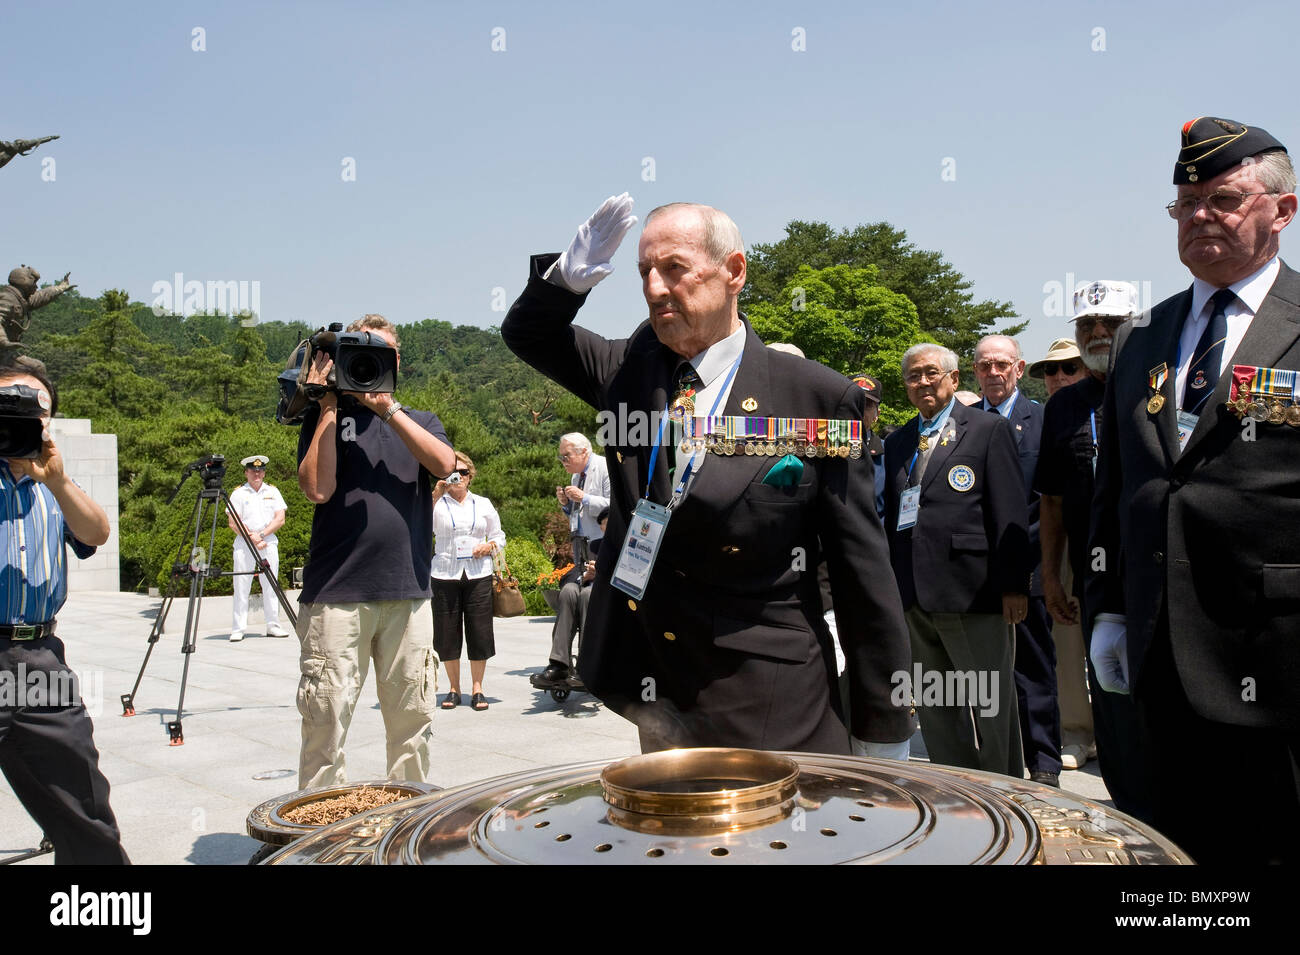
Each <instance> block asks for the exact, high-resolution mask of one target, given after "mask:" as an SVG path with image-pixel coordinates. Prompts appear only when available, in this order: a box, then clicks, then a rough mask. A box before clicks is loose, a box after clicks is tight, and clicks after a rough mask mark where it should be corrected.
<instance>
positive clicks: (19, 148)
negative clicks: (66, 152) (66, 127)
mask: <svg viewBox="0 0 1300 955" xmlns="http://www.w3.org/2000/svg"><path fill="white" fill-rule="evenodd" d="M58 138H59V137H58V136H42V137H41V138H40V139H15V140H13V141H12V142H7V141H5V140H3V139H0V168H2V167H4V166H7V165H8V164H9V160H11V159H13V158H14V157H15V156H26V155H27V154H28V153H29V152H31V151H32V150H33V149H35V148H36V147H37V146H41V145H43V144H45V143H48V142H50V141H51V140H53V139H58Z"/></svg>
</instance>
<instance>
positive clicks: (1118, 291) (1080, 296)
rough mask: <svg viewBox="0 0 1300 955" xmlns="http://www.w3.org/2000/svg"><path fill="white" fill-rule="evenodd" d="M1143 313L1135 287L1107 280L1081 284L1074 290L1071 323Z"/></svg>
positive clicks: (1126, 283)
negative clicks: (1102, 316)
mask: <svg viewBox="0 0 1300 955" xmlns="http://www.w3.org/2000/svg"><path fill="white" fill-rule="evenodd" d="M1141 311H1142V309H1141V308H1140V307H1139V306H1138V290H1137V286H1135V285H1132V284H1130V283H1128V282H1112V281H1108V280H1105V279H1103V280H1102V281H1100V282H1080V283H1079V287H1078V288H1076V289H1075V290H1074V317H1073V318H1071V319H1070V321H1072V322H1077V321H1078V320H1079V319H1081V318H1086V317H1088V316H1091V315H1116V316H1129V315H1137V314H1138V313H1140V312H1141Z"/></svg>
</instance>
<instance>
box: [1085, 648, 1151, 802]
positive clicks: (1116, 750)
mask: <svg viewBox="0 0 1300 955" xmlns="http://www.w3.org/2000/svg"><path fill="white" fill-rule="evenodd" d="M1088 687H1089V695H1090V696H1091V698H1092V732H1093V740H1094V742H1096V744H1097V766H1098V768H1100V769H1101V778H1102V781H1103V782H1105V784H1106V791H1107V792H1108V793H1110V798H1111V800H1112V801H1113V802H1114V803H1115V808H1116V809H1118V810H1119V811H1120V812H1126V813H1128V814H1129V815H1130V816H1133V817H1134V818H1136V819H1141V820H1142V821H1143V822H1147V823H1152V824H1154V822H1153V820H1152V818H1151V766H1150V756H1149V750H1150V744H1149V742H1148V740H1147V734H1146V731H1145V730H1144V729H1143V728H1142V725H1141V721H1140V720H1139V719H1138V709H1137V706H1136V705H1135V704H1134V702H1133V697H1131V696H1129V695H1128V694H1127V693H1107V692H1106V691H1105V690H1103V689H1102V688H1101V684H1099V683H1098V682H1097V671H1096V670H1095V669H1093V666H1092V659H1091V657H1089V659H1088Z"/></svg>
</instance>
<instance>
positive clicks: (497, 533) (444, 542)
mask: <svg viewBox="0 0 1300 955" xmlns="http://www.w3.org/2000/svg"><path fill="white" fill-rule="evenodd" d="M433 536H434V545H433V564H432V566H431V568H430V571H429V576H431V577H435V578H437V579H438V580H459V579H460V577H461V575H462V574H464V575H465V576H467V577H469V579H470V580H477V579H478V578H480V577H487V576H489V575H490V574H491V573H492V557H491V555H488V556H487V557H460V558H457V556H456V539H457V538H458V537H468V538H472V539H473V541H474V543H475V544H483V543H487V544H496V545H497V547H499V548H501V549H502V550H505V546H506V535H505V534H504V533H502V531H501V518H500V516H499V515H498V514H497V509H496V508H495V507H493V506H492V502H491V501H489V500H488V499H487V498H486V497H481V496H479V495H478V494H474V493H472V492H471V493H469V494H466V495H465V500H463V501H461V502H460V503H457V502H456V499H455V498H453V497H452V496H451V495H450V494H443V495H442V497H440V498H439V499H438V501H437V502H436V503H435V504H434V505H433Z"/></svg>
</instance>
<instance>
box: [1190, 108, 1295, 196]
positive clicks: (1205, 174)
mask: <svg viewBox="0 0 1300 955" xmlns="http://www.w3.org/2000/svg"><path fill="white" fill-rule="evenodd" d="M1272 149H1280V150H1282V152H1286V147H1285V146H1283V145H1282V144H1281V143H1279V142H1278V141H1277V140H1276V139H1274V138H1273V137H1272V136H1270V135H1269V134H1268V133H1266V132H1265V131H1264V130H1262V129H1260V128H1259V127H1258V126H1244V125H1242V124H1241V123H1237V122H1233V121H1232V120H1230V119H1219V118H1218V117H1216V116H1202V117H1200V118H1199V119H1194V120H1192V121H1191V122H1190V123H1184V124H1183V148H1182V149H1181V150H1179V152H1178V162H1176V163H1174V185H1175V186H1185V185H1188V184H1190V183H1194V182H1207V181H1209V180H1210V179H1213V178H1214V177H1215V176H1218V175H1220V174H1222V173H1225V172H1227V171H1228V170H1229V169H1232V168H1233V167H1234V166H1239V165H1240V164H1241V161H1242V160H1243V159H1245V158H1247V157H1248V156H1255V155H1257V154H1259V153H1262V152H1267V151H1269V150H1272Z"/></svg>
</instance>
